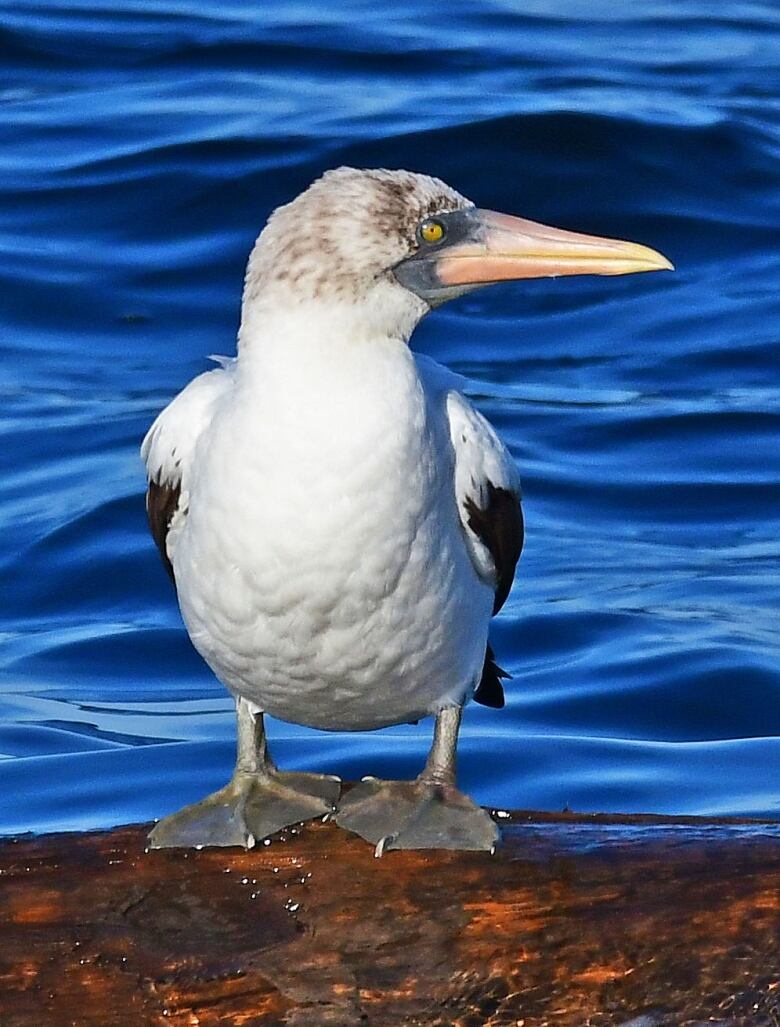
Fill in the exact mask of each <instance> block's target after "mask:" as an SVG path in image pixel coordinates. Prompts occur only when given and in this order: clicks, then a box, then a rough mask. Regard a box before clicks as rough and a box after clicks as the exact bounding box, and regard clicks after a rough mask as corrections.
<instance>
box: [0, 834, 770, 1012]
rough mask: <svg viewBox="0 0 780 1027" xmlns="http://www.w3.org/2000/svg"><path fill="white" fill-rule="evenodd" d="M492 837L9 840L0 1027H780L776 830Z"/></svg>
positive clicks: (2, 852)
mask: <svg viewBox="0 0 780 1027" xmlns="http://www.w3.org/2000/svg"><path fill="white" fill-rule="evenodd" d="M499 822H500V823H501V824H502V827H503V830H504V841H503V845H502V846H501V848H500V849H499V851H498V852H497V854H496V855H494V856H490V855H488V854H482V853H445V852H390V853H387V854H386V855H385V856H384V857H383V858H382V859H375V858H374V856H373V854H372V850H371V848H370V847H369V846H368V845H366V843H364V842H362V841H361V840H360V839H358V838H355V837H354V836H351V835H347V834H345V833H344V832H342V831H340V830H339V829H338V828H337V827H335V826H334V825H333V824H332V823H319V822H318V823H315V824H310V825H307V826H304V827H301V828H299V829H292V830H288V831H286V832H284V833H283V834H282V835H279V836H277V837H275V838H274V839H272V840H271V842H270V844H266V845H260V846H258V847H257V848H255V849H254V850H252V851H250V852H243V851H240V850H224V849H223V850H218V849H211V850H203V851H190V852H185V851H170V850H169V851H156V852H145V851H144V849H145V835H146V830H147V829H148V825H147V827H146V828H144V827H138V826H135V827H125V828H119V829H116V830H113V831H108V832H103V833H96V834H71V835H52V836H49V837H44V838H38V839H35V838H22V839H16V840H12V841H5V842H2V843H0V1025H1V1027H18V1025H24V1027H28V1025H34V1027H48V1025H55V1027H57V1025H60V1024H62V1025H78V1027H91V1025H96V1027H97V1025H100V1027H122V1025H132V1027H139V1025H144V1024H176V1025H182V1027H183V1025H188V1027H189V1025H193V1024H202V1025H216V1024H235V1025H239V1024H240V1025H263V1027H271V1025H283V1024H284V1025H291V1027H325V1025H329V1024H335V1025H339V1027H352V1025H356V1027H357V1025H360V1027H363V1025H371V1027H399V1025H410V1027H414V1025H435V1027H453V1025H460V1027H499V1025H500V1027H510V1025H511V1027H542V1025H546V1024H549V1025H556V1027H558V1025H559V1027H569V1025H571V1027H575V1025H576V1027H585V1025H593V1027H602V1025H603V1027H608V1025H609V1027H613V1025H614V1027H617V1025H630V1027H661V1025H664V1027H681V1025H694V1024H696V1025H702V1027H703V1025H704V1024H710V1025H711V1024H716V1025H719V1027H727V1025H728V1027H736V1025H740V1027H741V1025H750V1027H780V825H777V824H761V823H756V822H738V821H719V822H714V821H709V822H708V821H697V820H680V821H669V820H661V819H654V818H641V817H633V818H631V817H624V818H616V817H590V816H575V815H561V816H557V817H555V816H545V815H540V814H513V815H512V816H511V817H509V816H507V815H502V816H501V817H500V820H499Z"/></svg>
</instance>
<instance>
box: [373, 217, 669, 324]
mask: <svg viewBox="0 0 780 1027" xmlns="http://www.w3.org/2000/svg"><path fill="white" fill-rule="evenodd" d="M436 220H437V221H439V222H440V223H441V224H442V226H443V227H444V228H445V234H444V236H443V237H442V239H441V241H437V242H436V243H431V244H425V243H423V242H421V243H420V247H419V249H418V250H417V251H416V252H415V253H414V254H412V256H410V257H407V258H406V259H405V260H403V261H401V263H400V264H398V265H396V267H395V268H393V273H394V274H395V276H396V278H397V279H398V280H399V281H400V282H401V284H402V285H403V286H405V287H406V288H407V289H409V290H411V291H412V292H414V293H416V294H417V295H418V296H420V297H422V298H423V299H424V300H425V301H426V302H427V303H428V304H429V305H430V306H437V305H438V304H440V303H444V302H446V300H448V299H452V298H453V297H454V296H459V295H461V294H462V293H464V292H469V291H471V290H472V289H475V288H478V287H479V286H481V285H490V284H492V283H494V282H506V281H512V280H515V279H520V278H557V277H558V276H559V275H630V274H633V273H634V272H636V271H669V270H672V269H673V266H672V264H671V262H670V261H668V260H667V259H666V257H664V256H663V255H662V254H660V253H658V252H657V251H656V250H652V249H650V247H649V246H642V245H640V244H639V243H635V242H624V241H622V240H620V239H602V238H600V237H599V236H596V235H583V234H581V233H580V232H567V231H564V230H563V229H562V228H550V227H549V226H548V225H540V224H537V222H535V221H526V220H525V219H524V218H516V217H511V216H510V215H509V214H497V213H495V212H494V211H492V210H479V209H477V208H474V207H468V208H466V209H464V210H458V211H452V212H450V213H445V214H442V215H439V216H438V217H437V218H436Z"/></svg>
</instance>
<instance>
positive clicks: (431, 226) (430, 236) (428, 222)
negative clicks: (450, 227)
mask: <svg viewBox="0 0 780 1027" xmlns="http://www.w3.org/2000/svg"><path fill="white" fill-rule="evenodd" d="M420 238H422V239H424V240H425V242H441V240H442V239H443V238H444V225H443V224H442V223H441V221H436V220H435V218H426V219H425V221H423V222H422V224H421V225H420Z"/></svg>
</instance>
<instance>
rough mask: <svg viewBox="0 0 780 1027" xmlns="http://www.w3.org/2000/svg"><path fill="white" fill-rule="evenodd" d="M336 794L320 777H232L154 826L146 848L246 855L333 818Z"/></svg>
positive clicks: (332, 781) (330, 780) (331, 781)
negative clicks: (306, 824) (225, 849)
mask: <svg viewBox="0 0 780 1027" xmlns="http://www.w3.org/2000/svg"><path fill="white" fill-rule="evenodd" d="M340 792H341V781H340V780H339V778H337V777H331V776H328V775H325V774H303V773H282V772H280V771H277V770H272V771H263V772H262V773H251V772H246V771H236V773H235V774H234V775H233V777H232V778H231V780H230V781H229V783H228V784H227V785H225V787H224V788H220V790H219V791H218V792H214V793H213V794H212V795H208V796H206V798H205V799H202V800H201V801H200V802H196V803H194V804H193V805H192V806H185V807H184V809H182V810H179V812H178V813H173V814H171V816H169V817H165V818H164V819H163V820H161V821H160V822H159V823H157V824H155V826H154V828H153V829H152V830H151V831H150V832H149V844H150V846H151V848H153V849H168V848H200V847H202V846H212V845H220V846H228V845H237V846H242V847H243V848H245V849H251V848H252V846H253V845H255V843H256V842H258V841H260V840H261V839H263V838H266V837H268V835H271V834H274V832H275V831H280V830H281V829H282V828H283V827H289V826H290V825H291V824H297V823H300V822H301V821H303V820H311V819H313V818H314V817H321V816H324V815H325V814H326V813H333V812H334V811H335V809H336V804H337V803H338V798H339V794H340Z"/></svg>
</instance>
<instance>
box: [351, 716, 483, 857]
mask: <svg viewBox="0 0 780 1027" xmlns="http://www.w3.org/2000/svg"><path fill="white" fill-rule="evenodd" d="M461 712H462V711H461V707H459V706H448V707H447V708H446V709H443V710H441V711H440V712H439V713H438V714H437V716H436V727H435V729H434V734H433V744H432V745H431V750H430V753H429V754H428V759H427V762H426V764H425V769H424V770H423V772H422V773H421V774H420V776H419V777H418V778H417V779H416V780H415V781H380V780H379V779H378V778H374V777H368V778H364V779H363V781H361V783H360V784H359V785H357V786H356V787H355V788H353V789H352V790H351V791H350V792H349V793H348V794H347V795H346V796H345V798H344V799H343V800H342V802H341V805H340V807H339V812H338V814H337V815H336V823H337V824H338V825H339V826H340V827H343V828H346V830H348V831H354V833H355V834H359V835H360V836H361V838H365V839H366V841H368V842H372V843H373V844H374V845H376V851H375V855H377V856H381V855H382V853H383V852H385V851H386V850H387V849H486V850H489V851H492V850H493V849H494V848H495V846H496V842H497V841H498V828H497V827H496V825H495V823H494V822H493V821H492V820H491V818H490V816H489V815H488V814H487V813H486V812H485V811H484V810H483V809H481V808H480V807H479V806H477V804H476V803H475V802H473V801H472V800H471V799H470V798H469V797H468V796H467V795H464V794H463V792H460V791H458V789H457V788H456V787H455V750H456V746H457V742H458V730H459V728H460V717H461Z"/></svg>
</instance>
